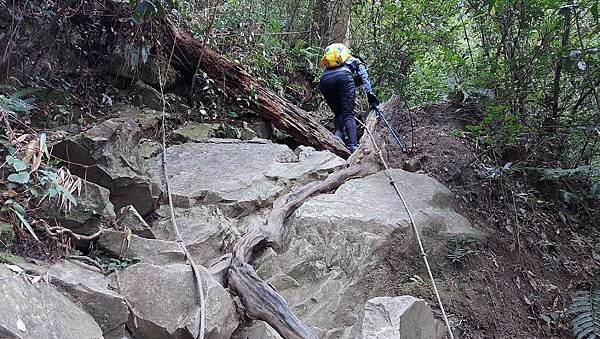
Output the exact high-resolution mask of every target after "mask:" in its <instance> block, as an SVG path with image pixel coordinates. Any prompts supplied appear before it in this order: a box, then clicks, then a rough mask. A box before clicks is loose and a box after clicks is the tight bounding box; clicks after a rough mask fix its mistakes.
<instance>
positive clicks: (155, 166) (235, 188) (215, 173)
mask: <svg viewBox="0 0 600 339" xmlns="http://www.w3.org/2000/svg"><path fill="white" fill-rule="evenodd" d="M317 154H318V155H317ZM166 158H167V163H168V166H169V181H170V184H171V190H172V194H173V200H174V204H175V207H183V208H187V207H190V206H194V205H198V204H220V205H222V207H224V206H227V207H228V208H226V209H225V211H224V212H225V213H226V214H227V215H228V216H240V215H246V214H250V213H253V212H254V211H255V210H256V209H257V208H260V207H265V206H268V205H269V203H270V202H272V201H273V200H274V198H275V197H276V196H277V195H278V194H280V193H282V192H283V191H284V190H286V188H287V187H288V186H289V184H291V183H294V182H302V181H303V180H305V179H306V178H308V177H310V176H313V177H316V176H319V175H324V174H326V173H328V172H330V171H332V170H333V169H334V168H337V167H340V166H342V165H343V163H344V161H343V160H342V159H341V158H339V157H337V156H335V155H334V154H332V153H330V152H315V154H313V155H311V156H306V157H300V158H299V157H298V156H297V155H296V154H294V153H293V152H292V151H291V150H290V149H289V148H288V147H287V146H285V145H278V144H272V143H257V142H230V141H228V140H213V141H212V142H207V143H187V144H182V145H176V146H171V147H169V148H168V149H167V156H166ZM161 161H162V156H161V155H159V156H157V157H155V158H153V159H151V160H150V162H149V167H150V169H151V172H152V173H153V174H154V177H155V178H156V180H157V181H158V180H161V176H162V164H161ZM200 173H201V175H199V174H200Z"/></svg>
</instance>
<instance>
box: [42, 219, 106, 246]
mask: <svg viewBox="0 0 600 339" xmlns="http://www.w3.org/2000/svg"><path fill="white" fill-rule="evenodd" d="M33 224H34V225H35V226H36V227H38V228H41V229H42V230H44V232H46V234H47V235H48V236H50V237H52V238H55V239H57V238H59V237H60V236H63V235H67V236H69V237H71V238H72V239H74V240H77V241H92V240H96V239H98V238H99V237H100V236H101V235H102V233H104V230H99V231H98V232H96V233H94V234H91V235H81V234H77V233H75V232H73V231H72V230H70V229H68V228H65V227H62V226H50V225H48V223H47V222H46V221H45V220H37V221H35V222H34V223H33Z"/></svg>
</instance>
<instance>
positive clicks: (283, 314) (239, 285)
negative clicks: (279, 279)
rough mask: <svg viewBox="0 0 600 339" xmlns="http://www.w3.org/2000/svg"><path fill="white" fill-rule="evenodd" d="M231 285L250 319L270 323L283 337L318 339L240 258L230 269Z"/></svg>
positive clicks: (234, 261) (289, 338)
mask: <svg viewBox="0 0 600 339" xmlns="http://www.w3.org/2000/svg"><path fill="white" fill-rule="evenodd" d="M229 286H230V287H232V288H233V289H234V290H235V291H236V292H237V294H238V295H239V297H240V299H241V300H242V302H243V304H244V308H245V310H246V315H247V316H248V317H249V318H251V319H258V320H263V321H265V322H267V323H268V324H269V325H271V327H273V328H274V329H275V330H277V332H278V333H279V334H280V335H281V336H282V337H283V338H286V339H317V338H318V337H317V336H316V335H315V334H314V333H313V331H312V330H311V329H310V328H309V327H308V326H306V325H305V324H303V323H302V321H300V319H298V317H296V316H295V315H294V314H293V313H292V312H290V310H289V307H288V305H287V303H286V302H285V300H284V299H283V298H282V297H281V296H280V295H279V294H278V293H277V292H275V290H273V288H272V287H271V286H269V285H268V284H267V283H265V282H264V281H263V280H262V279H261V278H260V277H259V276H258V275H257V274H256V272H255V271H254V268H252V266H250V265H248V264H246V263H245V262H243V261H240V260H238V259H237V258H236V257H234V258H233V261H232V264H231V267H230V268H229Z"/></svg>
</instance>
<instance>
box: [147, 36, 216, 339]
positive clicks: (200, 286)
mask: <svg viewBox="0 0 600 339" xmlns="http://www.w3.org/2000/svg"><path fill="white" fill-rule="evenodd" d="M174 51H175V39H173V48H172V49H171V55H170V56H169V62H168V63H167V65H166V67H165V73H167V72H168V67H169V65H170V64H171V60H172V58H173V53H174ZM158 78H159V80H158V81H159V83H160V94H161V99H162V167H163V173H164V175H165V186H166V188H167V200H168V202H169V209H170V210H171V224H172V225H173V229H174V231H175V236H176V238H177V243H178V244H179V246H180V247H181V249H182V250H183V253H184V254H185V257H186V259H187V261H188V262H189V263H190V266H191V267H192V271H193V273H194V278H195V279H194V280H195V281H196V287H197V290H198V295H199V298H198V299H199V302H200V329H199V332H198V335H197V336H196V338H197V339H204V332H205V326H206V324H205V319H206V310H205V301H206V298H207V296H206V291H205V290H204V285H206V284H204V283H203V279H202V276H201V275H200V270H199V269H198V266H196V263H195V261H194V258H192V256H191V254H190V252H189V251H188V249H187V247H186V246H185V244H184V242H183V238H181V233H179V228H178V227H177V220H176V218H175V208H174V207H173V198H172V195H171V185H170V182H169V172H168V170H167V124H166V115H167V114H166V100H165V93H164V83H163V81H162V73H161V72H158Z"/></svg>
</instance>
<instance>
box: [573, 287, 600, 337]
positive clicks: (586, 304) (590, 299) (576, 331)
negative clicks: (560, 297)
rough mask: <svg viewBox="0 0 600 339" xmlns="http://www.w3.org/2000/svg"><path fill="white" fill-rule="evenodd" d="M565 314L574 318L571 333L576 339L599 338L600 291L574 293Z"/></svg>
mask: <svg viewBox="0 0 600 339" xmlns="http://www.w3.org/2000/svg"><path fill="white" fill-rule="evenodd" d="M567 314H569V315H571V316H573V317H574V318H573V320H572V321H571V331H572V333H573V335H574V336H575V337H576V338H577V339H593V338H598V337H600V289H594V290H591V291H578V292H577V293H575V295H574V296H573V299H572V302H571V305H569V309H568V312H567Z"/></svg>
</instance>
